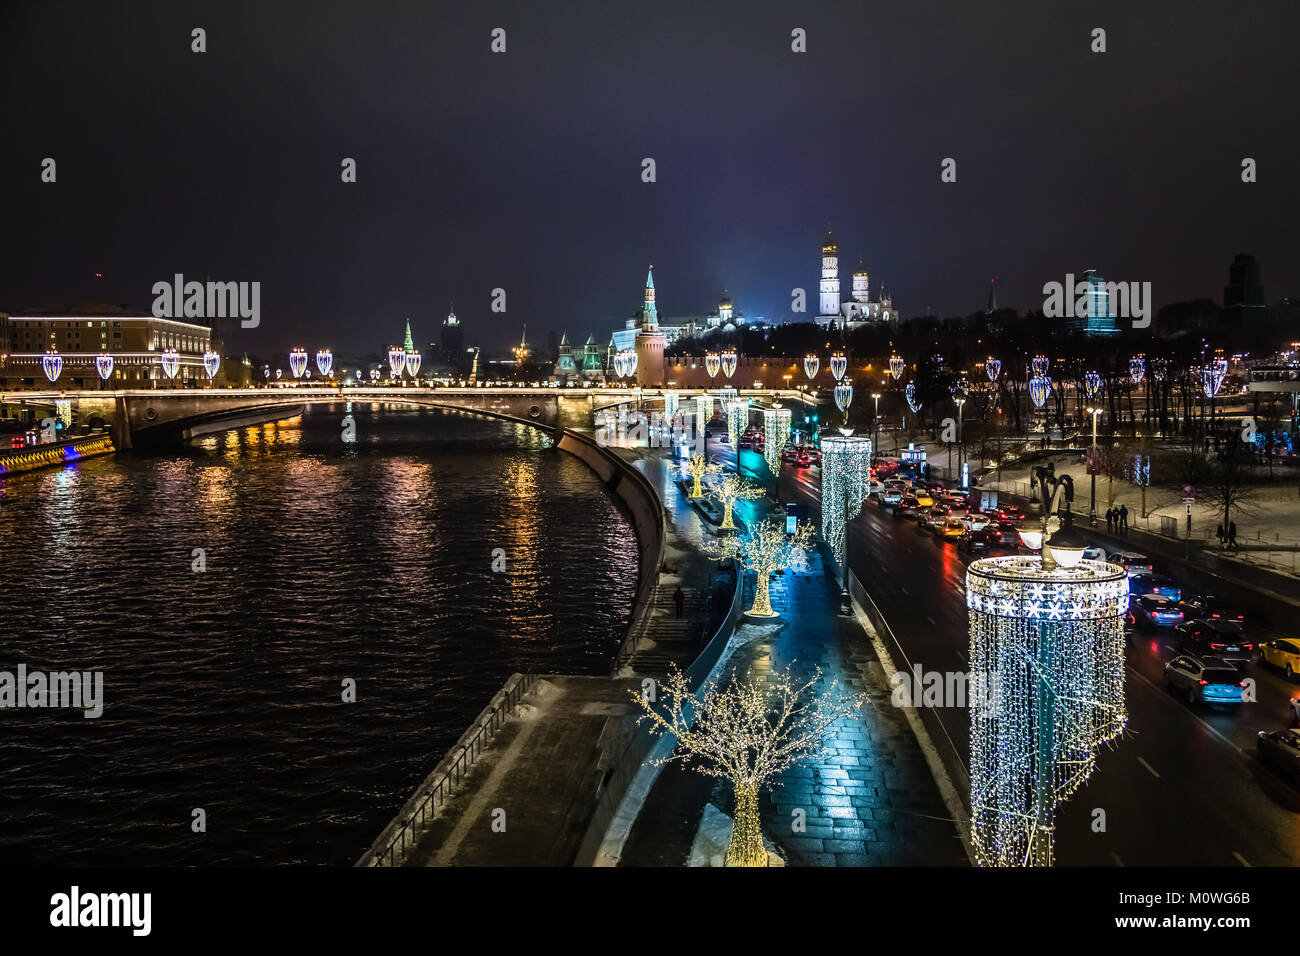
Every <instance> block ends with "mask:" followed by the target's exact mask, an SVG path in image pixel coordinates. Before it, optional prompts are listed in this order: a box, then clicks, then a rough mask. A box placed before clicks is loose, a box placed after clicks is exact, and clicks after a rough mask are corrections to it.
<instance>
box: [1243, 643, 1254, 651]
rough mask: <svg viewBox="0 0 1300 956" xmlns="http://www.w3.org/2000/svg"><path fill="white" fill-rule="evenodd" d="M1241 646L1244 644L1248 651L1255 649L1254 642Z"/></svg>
mask: <svg viewBox="0 0 1300 956" xmlns="http://www.w3.org/2000/svg"><path fill="white" fill-rule="evenodd" d="M1241 646H1242V647H1243V648H1245V649H1246V650H1248V651H1253V650H1254V649H1255V645H1254V644H1242V645H1241Z"/></svg>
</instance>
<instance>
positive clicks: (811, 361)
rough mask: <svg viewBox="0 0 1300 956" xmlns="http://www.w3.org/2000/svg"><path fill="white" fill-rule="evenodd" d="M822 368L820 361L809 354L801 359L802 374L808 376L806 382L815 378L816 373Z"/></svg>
mask: <svg viewBox="0 0 1300 956" xmlns="http://www.w3.org/2000/svg"><path fill="white" fill-rule="evenodd" d="M821 367H822V360H821V359H820V358H818V357H817V356H816V355H813V354H812V353H811V352H810V353H809V354H807V355H805V356H804V357H803V373H804V374H805V375H807V376H808V381H810V382H811V381H812V380H813V379H815V378H816V377H817V371H818V369H820V368H821Z"/></svg>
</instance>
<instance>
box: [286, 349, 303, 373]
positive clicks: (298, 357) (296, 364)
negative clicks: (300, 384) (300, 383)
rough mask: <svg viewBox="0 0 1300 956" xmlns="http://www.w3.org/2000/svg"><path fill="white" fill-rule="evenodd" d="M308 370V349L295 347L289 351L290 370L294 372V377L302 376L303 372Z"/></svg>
mask: <svg viewBox="0 0 1300 956" xmlns="http://www.w3.org/2000/svg"><path fill="white" fill-rule="evenodd" d="M306 370H307V351H306V349H294V350H293V351H292V352H290V353H289V371H291V372H293V377H294V378H302V373H303V372H305V371H306Z"/></svg>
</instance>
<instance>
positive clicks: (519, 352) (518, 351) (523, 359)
mask: <svg viewBox="0 0 1300 956" xmlns="http://www.w3.org/2000/svg"><path fill="white" fill-rule="evenodd" d="M514 353H515V364H516V365H520V366H522V365H526V364H527V363H528V360H529V358H531V357H532V354H533V349H532V346H530V345H529V344H528V323H527V322H525V323H524V334H523V335H522V336H521V337H520V339H519V344H518V345H516V346H515V347H514Z"/></svg>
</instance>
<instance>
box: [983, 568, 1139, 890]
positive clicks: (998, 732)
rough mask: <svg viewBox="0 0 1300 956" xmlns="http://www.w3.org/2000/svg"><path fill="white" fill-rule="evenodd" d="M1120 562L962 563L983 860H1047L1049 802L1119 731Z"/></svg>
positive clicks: (1073, 786)
mask: <svg viewBox="0 0 1300 956" xmlns="http://www.w3.org/2000/svg"><path fill="white" fill-rule="evenodd" d="M1128 597H1129V596H1128V579H1127V576H1126V575H1125V573H1124V569H1123V568H1121V567H1119V566H1117V565H1113V564H1104V563H1102V562H1099V561H1083V562H1080V563H1079V564H1077V565H1075V566H1074V567H1069V568H1067V567H1063V566H1061V565H1057V566H1056V567H1055V568H1053V569H1051V570H1045V569H1044V568H1043V566H1042V562H1041V560H1040V559H1039V558H1038V557H1036V556H1033V555H1024V556H1021V555H1012V556H1007V557H998V558H983V559H981V560H979V561H975V562H973V563H972V564H971V565H970V567H969V568H968V569H967V572H966V606H967V609H968V611H969V615H970V667H971V679H970V682H969V684H968V691H967V692H968V695H969V700H968V701H967V703H968V705H969V709H970V714H971V736H970V747H971V777H970V783H971V837H972V842H973V843H974V846H975V855H976V860H977V862H978V863H979V864H981V865H983V866H1050V865H1051V863H1052V830H1053V826H1054V822H1055V811H1056V806H1057V804H1059V803H1060V802H1061V801H1062V800H1065V799H1067V798H1068V797H1069V796H1070V795H1071V794H1072V793H1073V792H1074V791H1075V790H1077V789H1078V788H1079V787H1080V786H1081V785H1082V784H1083V783H1084V782H1085V781H1086V780H1087V779H1088V776H1089V775H1090V774H1091V773H1092V770H1093V768H1094V767H1095V765H1096V750H1097V748H1098V747H1099V746H1100V745H1101V744H1103V743H1105V742H1106V741H1109V740H1113V739H1115V738H1116V737H1118V736H1119V734H1120V733H1121V732H1122V731H1123V729H1124V726H1125V724H1126V722H1127V720H1128V715H1127V711H1126V709H1125V705H1124V628H1123V620H1124V614H1125V613H1126V612H1127V610H1128Z"/></svg>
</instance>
